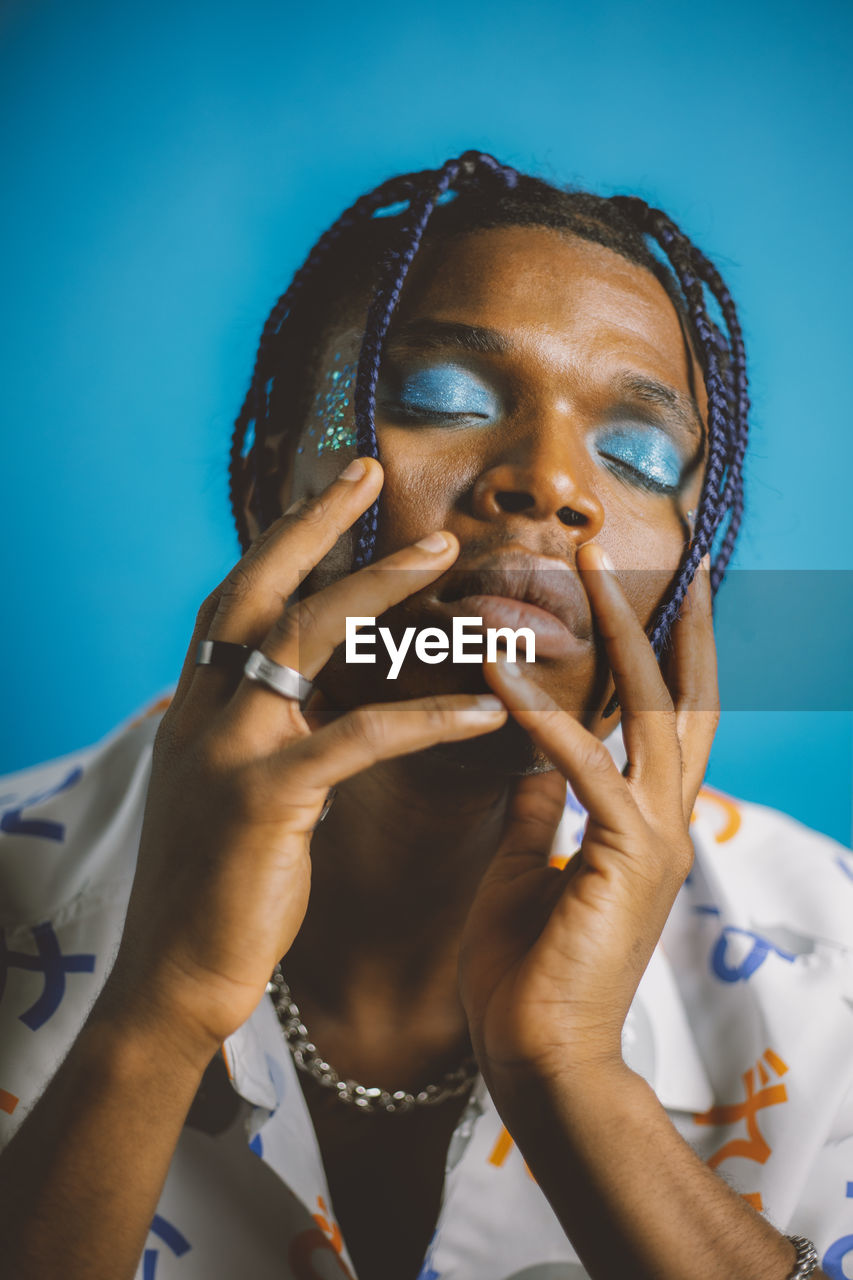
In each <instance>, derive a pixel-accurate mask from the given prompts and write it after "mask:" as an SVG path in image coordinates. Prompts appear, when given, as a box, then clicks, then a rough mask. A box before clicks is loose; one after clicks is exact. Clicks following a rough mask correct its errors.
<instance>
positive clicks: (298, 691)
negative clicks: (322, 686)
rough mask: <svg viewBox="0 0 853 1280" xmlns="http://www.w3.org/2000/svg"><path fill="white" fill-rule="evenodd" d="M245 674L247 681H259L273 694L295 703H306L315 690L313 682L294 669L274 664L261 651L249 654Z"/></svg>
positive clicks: (254, 650)
mask: <svg viewBox="0 0 853 1280" xmlns="http://www.w3.org/2000/svg"><path fill="white" fill-rule="evenodd" d="M243 674H244V675H245V676H246V679H247V680H257V682H258V684H262V685H264V687H265V688H267V689H272V691H273V693H278V694H280V695H281V697H282V698H292V699H293V701H294V702H304V701H305V699H306V698H307V697H308V695H309V693H310V692H311V690H312V689H313V688H314V686H313V684H312V683H311V681H310V680H306V679H305V677H304V676H303V675H300V674H299V672H298V671H294V669H293V667H283V666H282V665H281V663H280V662H273V660H272V658H268V657H267V655H266V654H265V653H261V651H260V649H253V650H252V652H251V653H250V654H249V657H248V659H247V660H246V665H245V666H244V668H243Z"/></svg>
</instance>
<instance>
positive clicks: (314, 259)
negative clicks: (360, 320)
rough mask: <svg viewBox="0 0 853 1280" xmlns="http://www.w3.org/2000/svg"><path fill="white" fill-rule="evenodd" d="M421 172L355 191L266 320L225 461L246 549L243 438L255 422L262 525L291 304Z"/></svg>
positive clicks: (267, 517) (253, 455) (255, 502)
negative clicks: (273, 395) (272, 412)
mask: <svg viewBox="0 0 853 1280" xmlns="http://www.w3.org/2000/svg"><path fill="white" fill-rule="evenodd" d="M420 176H421V175H419V174H412V175H407V176H404V177H402V178H391V179H389V180H388V181H387V182H384V183H382V184H381V185H380V186H378V187H377V188H376V189H375V190H373V191H370V192H368V193H367V194H366V195H363V196H359V198H358V200H356V201H355V203H354V204H352V205H350V207H349V208H348V209H346V210H344V212H343V213H342V214H341V216H340V217H339V218H338V220H337V222H335V223H333V224H332V226H331V227H329V228H328V230H326V231H324V232H323V234H322V235H321V236H320V239H319V240H318V241H317V243H316V244H315V245H314V247H313V249H312V250H311V252H310V253H309V255H308V257H307V258H306V260H305V262H304V263H303V265H302V266H301V267H300V268H299V270H298V271H297V272H296V274H295V276H294V277H293V279H292V281H291V282H290V285H289V286H288V288H287V289H286V290H285V292H284V293H283V294H282V295H281V297H280V298H279V299H278V301H277V302H276V304H275V306H274V307H273V309H272V311H271V312H270V314H269V316H268V317H267V319H266V322H265V324H264V327H263V331H262V333H261V338H260V342H259V343H258V351H257V355H256V357H255V366H254V369H253V372H252V379H251V382H250V384H249V390H248V392H247V394H246V398H245V400H244V401H243V406H242V408H241V410H240V413H239V415H238V417H237V421H236V423H235V426H234V434H233V436H232V441H231V454H230V464H229V480H230V496H231V507H232V511H233V513H234V520H235V523H236V526H237V532H238V535H239V537H240V544H241V546H242V548H243V550H244V551H245V550H246V548H247V546H248V544H249V530H248V526H247V524H246V518H245V514H244V511H243V504H242V501H241V493H240V479H241V473H242V470H243V463H244V443H245V440H246V438H247V435H248V432H249V429H250V428H251V427H254V441H253V442H252V446H251V449H250V450H249V451H248V456H249V458H250V460H251V467H252V477H253V480H254V488H253V494H252V511H253V513H254V515H255V516H256V518H257V519H258V522H259V524H260V525H261V528H265V527H266V526H267V525H268V524H270V523H271V522H272V520H274V519H275V517H276V514H277V512H276V510H275V507H274V502H275V495H271V494H269V493H267V492H266V486H265V477H264V475H263V449H264V443H265V440H266V427H267V423H268V421H269V391H270V382H271V381H272V379H273V378H274V376H275V372H276V367H275V366H276V357H277V355H278V353H279V351H280V349H281V348H282V347H284V346H285V344H286V334H287V328H288V326H287V321H288V320H289V319H290V317H291V316H292V314H293V307H294V303H295V301H296V299H297V298H298V296H299V295H300V293H302V292H303V291H304V289H305V286H306V284H307V283H308V282H309V281H310V279H311V277H312V276H313V275H314V273H315V272H316V270H317V268H318V267H319V266H320V265H321V264H322V263H323V261H324V260H325V259H326V257H327V256H328V254H329V252H330V250H331V249H332V248H333V246H334V245H335V244H336V243H337V241H338V240H339V239H340V238H341V236H343V235H344V234H345V232H346V231H347V230H349V228H350V227H352V226H353V225H355V224H356V223H357V222H359V221H360V220H361V219H362V218H365V217H369V216H371V215H372V214H373V213H375V212H376V210H377V209H381V208H383V207H385V206H387V205H390V204H394V203H396V202H398V201H401V200H407V199H408V198H409V197H410V195H411V192H412V190H413V188H414V186H415V184H416V183H417V179H418V178H419V177H420Z"/></svg>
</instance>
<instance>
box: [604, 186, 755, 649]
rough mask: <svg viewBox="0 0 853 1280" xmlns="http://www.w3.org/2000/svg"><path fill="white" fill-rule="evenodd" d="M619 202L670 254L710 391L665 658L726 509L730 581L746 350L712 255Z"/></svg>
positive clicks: (640, 209)
mask: <svg viewBox="0 0 853 1280" xmlns="http://www.w3.org/2000/svg"><path fill="white" fill-rule="evenodd" d="M612 203H613V204H615V205H616V206H617V207H618V208H619V209H620V210H622V211H623V212H624V213H626V214H627V215H628V217H629V218H630V219H631V220H632V221H633V222H634V223H635V224H636V225H638V226H639V228H640V230H641V231H643V233H644V234H647V235H650V236H652V237H653V238H654V239H655V240H656V241H657V243H658V244H659V245H660V246H661V248H662V249H663V251H664V253H665V254H666V256H667V258H668V260H669V263H670V265H671V267H672V270H673V272H674V273H675V275H676V277H677V279H678V283H679V285H680V286H681V291H682V293H683V295H684V298H685V301H686V303H687V309H688V314H689V317H690V321H691V325H692V329H693V333H694V335H695V338H696V341H697V343H698V346H699V352H698V354H699V357H700V360H701V362H702V366H703V370H704V374H705V385H706V389H707V392H708V464H707V467H706V471H705V479H704V483H703V485H702V493H701V496H700V499H699V505H698V508H697V512H696V523H695V526H694V529H693V536H692V538H691V541H690V543H689V545H688V547H687V549H686V552H685V554H684V556H683V557H682V562H681V564H680V566H679V571H678V575H677V577H676V581H675V583H674V585H673V587H672V590H671V591H670V594H669V597H668V599H667V600H666V601H665V602H664V604H663V605H662V606H661V608H660V609H659V611H658V613H657V615H656V618H655V620H654V623H653V625H652V629H651V635H650V640H651V644H652V647H653V649H654V650H655V653H656V654H657V655H658V656H660V654H661V652H662V650H663V647H664V645H665V643H666V640H667V637H668V636H669V632H670V628H671V627H672V624H673V623H674V622H675V620H676V618H677V617H678V613H679V609H680V608H681V604H682V602H683V600H684V597H685V595H686V593H687V589H688V587H689V586H690V583H691V582H692V580H693V577H694V575H695V573H696V570H697V569H698V567H699V563H700V561H701V559H702V557H703V556H704V555H705V554H706V552H708V551H710V550H711V547H712V543H713V541H714V537H715V535H716V534H717V531H718V529H719V528H720V527H721V525H722V523H723V521H724V520H725V517H726V513H727V512H729V513H730V518H729V525H728V529H727V531H726V534H725V536H724V538H723V542H722V544H721V545H720V547H719V548H718V550H717V552H716V555H715V558H714V560H713V562H712V565H711V589H712V591H714V592H716V591H717V589H718V588H719V586H720V584H721V582H722V580H723V576H724V574H725V571H726V566H727V564H728V561H729V559H730V557H731V553H732V550H733V548H734V542H735V538H736V537H737V531H738V528H739V526H740V521H741V516H742V514H743V474H742V468H743V458H744V454H745V451H746V443H747V432H748V425H747V421H748V413H749V395H748V389H747V376H746V354H745V349H744V343H743V332H742V329H741V326H740V322H739V320H738V316H737V311H736V308H735V305H734V301H733V299H732V297H731V294H730V293H729V291H728V289H726V287H725V285H724V284H723V281H722V279H721V277H720V275H719V273H718V272H717V271H716V269H715V268H714V267H713V266H712V264H711V263H710V262H709V261H708V259H707V258H705V256H704V255H703V254H702V253H700V252H699V250H698V249H697V248H696V247H695V246H694V245H693V244H692V243H691V242H690V240H688V238H687V237H686V236H685V235H684V233H683V232H682V231H681V230H680V229H679V227H677V226H676V224H675V223H674V222H673V221H672V219H671V218H669V217H667V215H666V214H665V213H663V212H662V211H661V210H660V209H653V208H651V207H650V206H649V205H647V204H646V203H645V202H644V201H642V200H640V199H638V198H637V197H634V196H614V197H613V198H612ZM703 285H707V286H708V288H709V289H710V291H711V293H712V294H713V296H714V297H715V298H716V300H717V302H718V304H719V306H720V310H721V311H722V313H723V319H724V321H725V324H726V329H727V331H728V337H729V343H728V345H726V344H725V342H724V341H723V339H722V335H721V334H720V332H719V330H718V329H717V328H716V326H715V325H714V323H713V321H712V320H711V318H710V316H709V314H708V310H707V307H706V304H705V294H704V289H703ZM723 351H726V352H727V353H728V354H729V355H730V357H731V368H730V369H729V370H727V371H725V372H724V369H723V365H722V362H721V355H722V353H723Z"/></svg>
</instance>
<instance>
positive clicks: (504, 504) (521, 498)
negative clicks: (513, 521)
mask: <svg viewBox="0 0 853 1280" xmlns="http://www.w3.org/2000/svg"><path fill="white" fill-rule="evenodd" d="M495 501H496V502H497V504H498V506H499V507H500V509H501V511H509V512H513V511H528V510H529V509H530V507H533V506H535V505H536V499H535V498H534V497H533V495H532V494H530V493H512V492H504V493H496V494H495Z"/></svg>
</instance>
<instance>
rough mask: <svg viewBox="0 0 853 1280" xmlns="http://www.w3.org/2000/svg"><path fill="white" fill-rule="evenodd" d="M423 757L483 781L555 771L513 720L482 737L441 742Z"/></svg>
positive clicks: (429, 749)
mask: <svg viewBox="0 0 853 1280" xmlns="http://www.w3.org/2000/svg"><path fill="white" fill-rule="evenodd" d="M423 755H424V756H426V757H428V758H429V759H430V760H432V761H434V762H435V763H436V764H439V763H440V764H441V765H443V766H444V767H449V768H451V769H454V770H458V771H459V772H460V773H463V772H464V773H468V774H470V775H476V774H480V775H482V776H483V777H484V778H485V777H491V778H495V777H497V778H523V777H525V776H526V775H527V774H531V773H548V772H549V771H550V770H551V769H553V768H554V765H553V764H552V763H551V761H550V760H549V759H548V757H547V756H545V755H543V754H542V752H541V751H540V750H539V748H538V747H537V746H535V744H534V743H533V742H532V741H531V739H530V737H529V735H528V734H527V733H525V731H524V730H523V729H522V728H521V726H520V725H518V724H516V722H515V721H514V720H508V721H507V723H506V724H505V725H504V726H503V728H501V729H496V730H495V731H494V732H493V733H488V734H485V735H484V736H483V737H481V738H466V739H465V740H464V741H463V742H441V743H439V744H438V746H435V747H429V748H428V749H427V750H426V751H424V752H423Z"/></svg>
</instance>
